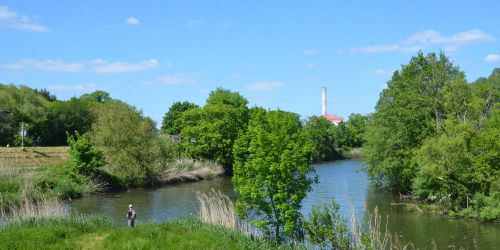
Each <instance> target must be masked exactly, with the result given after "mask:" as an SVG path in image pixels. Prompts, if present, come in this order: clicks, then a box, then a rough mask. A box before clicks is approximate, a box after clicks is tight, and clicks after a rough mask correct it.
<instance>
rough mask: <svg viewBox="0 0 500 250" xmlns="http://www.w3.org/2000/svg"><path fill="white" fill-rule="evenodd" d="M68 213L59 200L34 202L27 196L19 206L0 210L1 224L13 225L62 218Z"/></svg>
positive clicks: (44, 199)
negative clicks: (32, 220) (25, 221)
mask: <svg viewBox="0 0 500 250" xmlns="http://www.w3.org/2000/svg"><path fill="white" fill-rule="evenodd" d="M66 214H67V213H66V211H65V209H64V206H63V204H62V202H61V201H59V200H58V199H47V198H42V199H39V200H37V201H33V200H31V199H29V198H27V197H26V196H24V199H23V200H22V201H21V202H20V203H19V204H15V205H14V204H13V205H10V206H9V207H7V208H2V209H0V222H1V223H12V222H18V221H22V220H27V219H33V218H35V219H40V218H47V219H52V218H62V217H64V216H65V215H66Z"/></svg>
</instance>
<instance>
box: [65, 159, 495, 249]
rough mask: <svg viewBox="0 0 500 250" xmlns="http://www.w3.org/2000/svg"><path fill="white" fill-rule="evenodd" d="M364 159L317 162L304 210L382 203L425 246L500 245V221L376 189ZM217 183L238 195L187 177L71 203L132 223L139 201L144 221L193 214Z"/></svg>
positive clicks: (407, 236)
mask: <svg viewBox="0 0 500 250" xmlns="http://www.w3.org/2000/svg"><path fill="white" fill-rule="evenodd" d="M361 164H362V161H360V160H344V161H335V162H330V163H324V164H316V165H314V167H315V168H316V173H317V174H318V176H319V183H317V184H315V185H314V187H313V191H311V193H310V194H309V195H308V196H307V198H306V199H305V200H304V202H303V207H302V212H303V213H304V214H307V212H308V211H309V210H310V208H311V206H312V205H313V204H319V203H321V202H329V201H331V199H332V198H335V200H336V201H337V202H338V203H339V204H340V211H341V213H342V214H343V215H344V216H345V217H346V218H349V217H350V215H351V211H354V213H355V215H356V217H357V218H361V217H364V216H366V215H367V212H373V209H374V208H375V207H378V209H379V211H380V214H381V215H382V218H384V222H385V218H386V217H387V216H388V223H387V226H388V228H389V231H391V232H392V233H397V234H398V235H402V236H403V238H404V240H411V242H412V243H413V244H414V245H415V246H416V247H419V248H420V249H430V248H431V247H432V241H434V242H435V243H436V245H437V246H438V249H446V248H448V247H449V246H455V247H457V249H458V247H463V248H465V249H476V248H477V249H498V248H499V247H500V224H493V223H481V222H477V221H475V220H469V219H453V218H447V217H444V216H439V215H433V214H428V213H423V214H422V213H419V212H418V211H415V210H411V209H410V210H408V209H405V206H398V205H391V204H393V203H399V202H400V201H399V196H396V195H393V194H391V193H387V192H383V191H381V190H378V189H376V188H375V187H373V186H372V185H370V182H369V181H368V178H367V177H366V175H365V173H363V172H361V171H358V170H359V168H360V167H361ZM211 189H215V190H220V191H222V192H223V193H225V194H227V195H229V196H231V197H232V198H234V197H235V194H234V191H233V187H232V184H231V180H230V178H217V179H214V180H210V181H201V182H194V183H185V184H179V185H173V186H165V187H161V188H156V189H141V190H133V191H129V192H122V193H105V194H98V195H89V196H85V197H83V198H81V199H76V200H73V201H71V202H70V203H69V206H70V207H71V209H72V210H73V211H77V212H79V213H82V214H99V215H106V216H108V217H110V218H112V220H114V221H115V222H116V223H117V224H121V225H125V224H126V218H125V214H126V209H127V205H128V204H130V203H132V204H134V207H135V210H136V211H137V213H138V223H141V222H146V221H156V222H161V221H164V220H169V219H176V218H180V217H184V216H189V215H196V214H197V209H198V202H197V200H196V194H195V193H196V192H197V191H200V192H209V191H210V190H211Z"/></svg>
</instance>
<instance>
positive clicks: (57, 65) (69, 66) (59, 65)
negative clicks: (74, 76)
mask: <svg viewBox="0 0 500 250" xmlns="http://www.w3.org/2000/svg"><path fill="white" fill-rule="evenodd" d="M2 68H4V69H7V70H24V69H35V70H41V71H49V72H67V73H77V72H82V71H83V70H84V68H85V64H83V63H74V62H73V63H71V62H64V61H57V60H22V61H19V62H15V63H9V64H5V65H3V66H2Z"/></svg>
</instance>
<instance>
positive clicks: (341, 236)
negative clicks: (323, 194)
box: [304, 200, 350, 249]
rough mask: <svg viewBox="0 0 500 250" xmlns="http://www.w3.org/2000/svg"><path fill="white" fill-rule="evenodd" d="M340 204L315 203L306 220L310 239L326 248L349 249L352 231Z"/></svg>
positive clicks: (333, 202) (306, 230) (305, 226)
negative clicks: (341, 212) (342, 213)
mask: <svg viewBox="0 0 500 250" xmlns="http://www.w3.org/2000/svg"><path fill="white" fill-rule="evenodd" d="M339 208H340V206H339V204H338V203H337V202H335V200H332V202H331V203H330V204H325V203H323V204H322V205H313V207H312V209H311V211H310V212H309V214H308V217H309V218H308V219H307V220H306V221H305V222H304V229H305V232H306V235H307V236H308V238H307V239H308V240H309V241H310V242H311V243H313V244H317V245H318V246H319V247H320V248H324V249H349V245H350V244H349V243H350V232H349V230H348V229H347V225H346V222H345V218H344V217H343V216H342V215H341V214H340V212H339Z"/></svg>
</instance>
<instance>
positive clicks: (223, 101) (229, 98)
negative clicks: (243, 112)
mask: <svg viewBox="0 0 500 250" xmlns="http://www.w3.org/2000/svg"><path fill="white" fill-rule="evenodd" d="M247 104H248V100H247V99H245V97H243V96H242V95H240V93H238V92H233V91H231V90H229V89H223V88H217V89H216V90H214V91H212V92H210V94H209V95H208V99H207V103H206V105H229V106H231V107H234V108H243V109H246V108H247Z"/></svg>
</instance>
